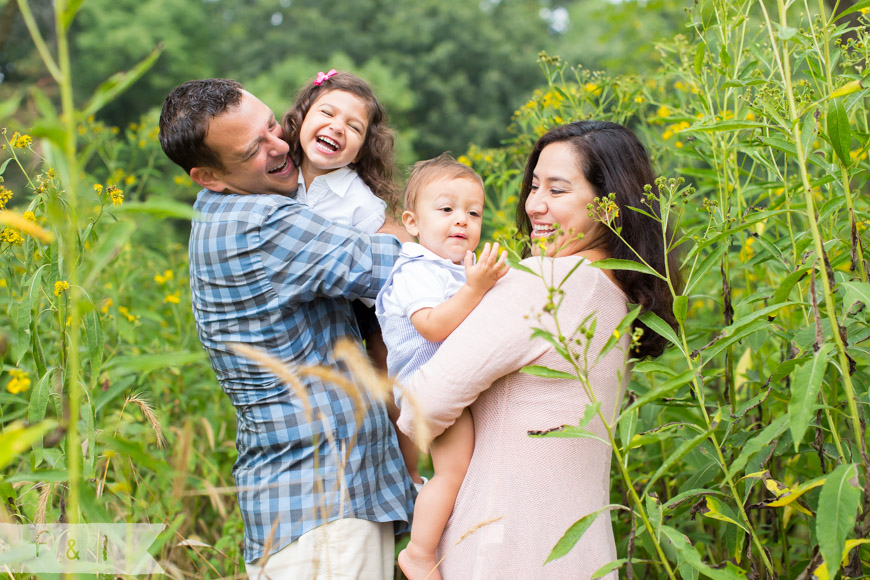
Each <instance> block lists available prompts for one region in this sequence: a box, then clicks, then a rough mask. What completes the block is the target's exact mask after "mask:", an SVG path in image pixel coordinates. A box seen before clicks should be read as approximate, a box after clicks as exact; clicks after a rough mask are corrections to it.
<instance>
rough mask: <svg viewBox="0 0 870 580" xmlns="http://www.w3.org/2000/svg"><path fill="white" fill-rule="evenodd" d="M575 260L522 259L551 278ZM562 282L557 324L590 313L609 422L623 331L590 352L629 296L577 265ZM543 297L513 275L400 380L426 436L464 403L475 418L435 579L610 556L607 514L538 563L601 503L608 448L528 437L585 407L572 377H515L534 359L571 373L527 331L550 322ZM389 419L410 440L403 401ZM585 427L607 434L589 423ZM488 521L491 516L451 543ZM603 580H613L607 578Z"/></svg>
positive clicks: (494, 575)
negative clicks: (570, 545) (566, 549)
mask: <svg viewBox="0 0 870 580" xmlns="http://www.w3.org/2000/svg"><path fill="white" fill-rule="evenodd" d="M578 260H579V258H578V257H574V256H571V257H566V258H557V259H548V258H545V259H543V260H542V259H540V258H528V259H526V260H524V261H523V262H522V263H523V264H524V265H525V266H527V267H529V268H532V269H535V270H536V271H538V272H543V273H544V275H545V276H546V277H547V279H548V280H552V281H553V282H554V284H555V285H558V284H559V283H560V282H561V281H562V280H563V279H564V278H565V277H566V275H567V274H568V272H569V271H570V269H571V268H572V267H574V266H575V265H576V264H577V261H578ZM563 289H564V290H565V298H564V301H563V303H562V306H561V309H560V310H559V312H558V319H559V324H560V327H561V329H562V332H563V333H564V334H566V335H570V333H572V332H574V331H575V330H576V329H577V327H578V325H580V323H581V322H582V321H583V320H584V319H585V318H586V317H587V316H588V315H590V314H593V313H594V314H596V316H597V320H598V322H597V327H596V329H595V334H594V337H593V339H592V344H591V349H590V356H589V368H588V376H589V382H590V384H591V385H592V388H593V389H594V392H595V395H596V397H597V398H598V400H599V401H601V408H602V410H603V411H604V414H605V416H606V417H613V416H614V415H615V413H616V412H617V409H618V407H619V403H620V401H621V399H622V393H623V390H624V385H625V384H626V383H627V379H628V377H627V375H628V373H627V372H626V368H625V359H626V357H625V355H624V352H625V349H627V346H628V342H627V337H625V336H623V337H622V339H621V341H620V346H619V347H617V348H615V349H613V350H612V351H610V353H608V354H607V355H605V356H604V357H603V358H602V359H601V360H600V361H598V363H597V364H596V363H595V358H596V356H597V353H598V352H599V351H600V350H601V347H602V346H603V345H604V343H605V341H606V340H607V339H608V337H610V336H611V335H612V334H613V330H614V329H615V328H616V326H617V324H618V323H619V321H620V320H621V319H622V317H623V316H625V314H626V311H627V310H626V297H625V295H624V294H623V293H622V292H621V291H620V290H619V288H617V287H616V285H614V284H613V282H612V281H611V280H610V279H609V278H608V277H607V276H606V275H605V274H604V273H602V272H601V270H598V269H596V268H593V267H591V266H588V265H585V264H584V265H581V266H580V267H579V268H578V269H577V270H576V271H575V272H574V273H573V274H572V275H571V276H570V278H569V279H568V281H567V282H566V283H565V284H564V286H563ZM546 297H547V292H546V287H545V285H544V282H543V281H542V280H541V279H540V278H538V277H536V276H534V275H532V274H529V273H527V272H523V271H520V270H511V272H510V273H508V275H507V276H506V277H505V278H504V279H502V280H501V281H500V282H499V283H498V284H496V285H495V287H493V289H492V290H490V291H489V293H488V294H487V295H486V296H485V297H484V299H483V301H482V302H481V303H480V305H479V306H478V307H477V308H476V309H475V310H474V311H473V312H472V313H471V315H470V316H469V317H468V318H467V319H466V320H465V322H463V323H462V325H460V326H459V328H457V329H456V330H455V331H454V332H453V333H452V334H451V335H450V336H449V337H448V339H447V340H446V341H445V342H444V344H443V345H442V346H441V348H440V349H439V350H438V352H437V353H436V354H435V356H434V357H433V358H432V359H431V360H430V361H429V362H428V363H427V364H425V365H424V366H423V367H422V368H421V369H420V370H419V371H418V372H417V373H416V374H415V375H414V376H413V377H412V378H411V379H410V381H409V384H408V385H407V390H408V392H409V393H410V396H413V397H414V398H415V399H416V401H417V404H418V405H419V408H420V409H421V412H422V413H424V414H425V416H426V417H427V418H428V421H429V425H430V429H431V431H432V433H431V434H432V436H433V437H434V436H437V435H438V434H440V433H441V432H442V431H444V429H446V428H447V427H448V426H449V425H451V424H452V423H453V421H455V420H456V418H457V417H458V416H459V414H460V412H461V411H462V409H464V408H465V407H470V408H471V413H472V416H473V418H474V431H475V444H474V454H473V456H472V459H471V465H470V466H469V469H468V473H467V474H466V476H465V480H464V481H463V483H462V487H461V489H460V491H459V496H458V497H457V499H456V504H455V507H454V510H453V515H452V516H451V517H450V521H449V522H448V524H447V528H446V529H445V531H444V534H443V536H442V538H441V544H440V545H439V550H438V557H439V558H441V557H442V556H443V557H444V561H443V562H442V564H441V567H440V570H441V575H442V577H443V579H444V580H482V579H493V580H494V579H499V580H510V579H517V580H526V579H532V580H543V579H550V578H552V579H559V580H562V579H566V578H570V579H578V580H586V579H588V578H589V577H590V576H591V575H592V573H593V572H595V571H596V570H598V569H599V568H600V567H602V566H603V565H605V564H607V563H608V562H612V561H613V560H616V558H617V556H616V546H615V544H614V539H613V531H612V527H611V523H610V513H609V512H608V511H604V512H602V514H601V515H600V516H599V517H598V519H597V520H596V521H595V523H594V524H593V525H592V527H591V528H589V530H587V532H586V533H585V534H584V536H583V538H582V539H581V540H580V542H578V543H577V545H576V546H575V547H574V549H573V550H572V551H571V552H570V553H569V554H568V555H566V556H564V557H563V558H561V559H558V560H555V561H553V562H550V563H549V564H546V565H544V561H545V560H546V558H547V556H548V555H549V553H550V551H551V550H552V548H553V546H555V544H556V542H557V541H558V540H559V538H561V537H562V535H563V534H564V533H565V531H566V530H567V529H568V528H569V527H570V526H571V525H572V524H573V523H574V522H576V521H577V520H579V519H580V518H581V517H583V516H585V515H586V514H589V513H592V512H594V511H596V510H598V509H599V508H601V507H603V506H605V505H607V504H608V503H610V457H611V449H610V447H609V446H608V445H606V444H604V443H602V442H600V441H596V440H594V439H588V438H584V439H553V438H530V437H529V436H528V434H527V433H528V431H529V430H545V429H550V428H553V427H558V426H560V425H563V424H567V425H572V424H573V425H576V424H577V423H578V421H579V420H580V418H581V417H582V416H583V411H584V408H585V407H586V405H587V403H588V402H589V398H588V397H587V395H586V393H585V391H584V389H583V388H582V386H581V384H580V382H579V381H577V380H564V379H543V378H539V377H534V376H531V375H528V374H525V373H520V372H519V369H521V368H522V367H523V366H526V365H531V364H535V365H543V366H547V367H550V368H554V369H559V370H563V371H566V372H570V371H571V368H570V366H569V365H568V363H567V362H566V361H565V360H564V359H563V358H562V357H561V356H560V355H559V354H558V353H557V352H556V351H555V349H554V348H553V347H552V346H551V345H550V344H549V343H548V342H547V341H545V340H544V339H541V338H535V339H531V338H530V337H531V335H532V328H534V327H544V328H547V329H548V330H550V331H554V329H555V327H554V324H553V320H552V317H550V316H549V315H547V314H544V315H543V316H542V318H541V320H540V322H539V321H538V319H537V318H536V316H537V314H540V313H541V310H542V308H543V306H544V304H545V303H546ZM590 321H591V319H590ZM587 324H588V322H587ZM581 352H582V351H581ZM398 425H399V428H400V429H401V430H402V431H404V432H406V433H408V434H410V435H411V436H412V437H413V436H414V417H413V409H412V405H411V404H405V405H404V406H403V408H402V413H401V417H400V418H399V423H398ZM592 430H593V431H594V432H595V433H596V434H597V435H598V436H600V437H602V438H603V439H605V440H606V439H607V437H606V432H605V430H604V427H603V425H602V424H601V422H600V421H599V420H598V419H596V420H595V421H594V422H593V424H592ZM495 518H500V519H498V520H497V521H493V522H491V523H489V524H486V525H483V526H482V527H479V528H478V529H477V531H475V532H473V533H471V534H469V535H467V536H466V538H465V539H464V540H461V541H460V538H461V536H463V535H464V534H466V532H468V531H469V530H471V529H472V528H474V527H475V526H478V525H479V524H481V523H483V522H486V521H489V520H493V519H495ZM606 578H609V579H611V580H614V579H615V578H616V573H615V572H613V573H611V574H610V575H609V576H607V577H606Z"/></svg>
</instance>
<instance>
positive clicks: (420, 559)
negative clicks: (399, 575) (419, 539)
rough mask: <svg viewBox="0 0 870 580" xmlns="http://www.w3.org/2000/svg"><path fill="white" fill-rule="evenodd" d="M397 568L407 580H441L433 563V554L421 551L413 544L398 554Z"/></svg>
mask: <svg viewBox="0 0 870 580" xmlns="http://www.w3.org/2000/svg"><path fill="white" fill-rule="evenodd" d="M398 560H399V568H401V569H402V572H403V573H404V574H405V576H407V578H408V580H441V574H439V573H438V569H437V568H436V566H437V564H436V562H435V554H434V553H427V552H425V551H424V550H421V549H420V548H419V547H417V546H416V545H414V543H413V542H412V543H409V544H408V547H407V548H405V549H404V550H402V551H401V552H399V557H398Z"/></svg>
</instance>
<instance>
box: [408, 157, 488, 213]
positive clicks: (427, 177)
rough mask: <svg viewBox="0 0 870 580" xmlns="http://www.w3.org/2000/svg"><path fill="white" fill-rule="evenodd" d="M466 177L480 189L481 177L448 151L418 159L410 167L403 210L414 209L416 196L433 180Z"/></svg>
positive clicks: (481, 184)
mask: <svg viewBox="0 0 870 580" xmlns="http://www.w3.org/2000/svg"><path fill="white" fill-rule="evenodd" d="M442 179H443V180H453V179H467V180H469V181H473V182H474V183H477V184H478V185H479V186H480V188H481V189H484V187H483V179H481V178H480V176H479V175H478V174H477V173H476V172H475V171H474V169H472V168H471V167H469V166H468V165H465V164H463V163H460V162H458V161H457V160H456V159H454V158H453V157H451V156H450V154H448V153H442V154H441V155H439V156H438V157H436V158H434V159H427V160H425V161H418V162H417V163H415V164H414V166H413V167H412V168H411V175H410V176H409V177H408V184H407V185H406V186H405V210H406V211H414V204H416V203H417V196H418V195H420V192H421V191H422V190H423V188H424V187H426V186H427V185H429V184H430V183H432V182H433V181H440V180H442Z"/></svg>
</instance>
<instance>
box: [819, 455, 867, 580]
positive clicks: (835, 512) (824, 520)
mask: <svg viewBox="0 0 870 580" xmlns="http://www.w3.org/2000/svg"><path fill="white" fill-rule="evenodd" d="M861 491H862V490H861V487H860V485H859V484H858V470H857V468H856V466H855V465H854V464H844V465H840V466H838V467H837V468H836V469H835V470H834V471H833V472H832V473H831V474H830V475H828V478H827V480H826V481H825V484H824V485H823V486H822V491H821V493H820V494H819V508H818V513H817V515H816V537H817V538H818V540H819V551H820V552H821V553H822V556H824V558H825V563H826V564H827V568H828V574H829V576H830V577H831V578H833V577H834V576H835V575H836V574H837V570H839V568H840V559H841V557H842V553H843V546H844V544H845V543H846V537H847V536H848V535H849V533H850V532H851V531H852V528H853V527H854V526H855V518H856V516H857V513H858V505H859V503H860V501H861Z"/></svg>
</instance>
